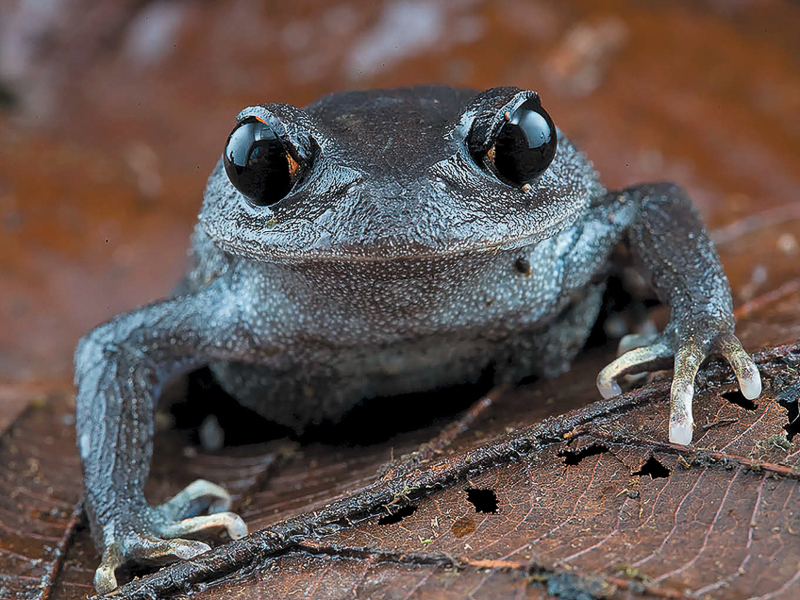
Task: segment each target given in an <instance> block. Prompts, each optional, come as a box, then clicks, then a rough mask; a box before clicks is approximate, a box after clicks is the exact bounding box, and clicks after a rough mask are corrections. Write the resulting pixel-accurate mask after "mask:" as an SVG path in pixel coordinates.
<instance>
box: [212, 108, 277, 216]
mask: <svg viewBox="0 0 800 600" xmlns="http://www.w3.org/2000/svg"><path fill="white" fill-rule="evenodd" d="M223 164H224V165H225V172H226V173H227V174H228V179H230V181H231V183H232V184H233V185H234V187H235V188H236V189H237V190H239V191H240V192H241V193H242V194H244V195H245V196H246V197H247V198H248V199H249V200H250V201H251V202H252V203H253V204H257V205H258V206H268V205H270V204H275V203H276V202H278V201H279V200H280V199H282V198H283V197H284V196H286V194H288V193H289V191H290V190H291V189H292V183H293V182H292V173H291V170H290V168H289V154H288V152H287V151H286V147H285V146H284V145H283V142H282V141H281V139H280V138H279V137H278V136H277V134H276V133H275V131H274V130H273V129H272V128H271V127H270V126H269V125H267V124H266V123H262V122H261V121H259V120H258V119H256V118H255V117H247V118H246V119H245V120H244V121H242V122H241V123H239V124H238V125H237V126H236V128H235V129H234V130H233V131H232V132H231V135H230V137H228V142H227V144H225V155H224V157H223Z"/></svg>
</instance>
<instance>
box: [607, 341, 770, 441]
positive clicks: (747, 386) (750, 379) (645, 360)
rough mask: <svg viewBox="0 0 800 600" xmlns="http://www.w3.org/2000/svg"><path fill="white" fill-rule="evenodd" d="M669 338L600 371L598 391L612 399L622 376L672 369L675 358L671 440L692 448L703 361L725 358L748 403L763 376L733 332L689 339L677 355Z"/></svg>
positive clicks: (671, 398) (623, 357)
mask: <svg viewBox="0 0 800 600" xmlns="http://www.w3.org/2000/svg"><path fill="white" fill-rule="evenodd" d="M670 337H671V336H670V335H668V334H666V333H665V334H662V335H660V336H659V337H658V338H657V339H656V341H655V343H653V344H650V345H649V346H643V347H640V348H635V349H633V350H630V351H628V352H626V353H625V354H623V355H622V356H620V357H619V358H618V359H617V360H615V361H614V362H612V363H611V364H609V365H608V366H607V367H606V368H604V369H603V370H602V371H600V374H599V375H598V376H597V388H598V389H599V390H600V393H601V394H602V395H603V397H604V398H611V397H613V396H616V395H618V394H620V393H621V391H622V390H621V389H620V387H619V384H617V382H616V380H617V379H618V378H620V377H622V376H623V375H627V374H630V373H640V372H642V371H652V370H656V369H661V368H665V367H667V366H669V361H670V359H671V358H672V356H674V357H675V363H674V365H675V375H674V377H673V379H672V387H671V390H670V419H669V440H670V441H671V442H673V443H675V444H684V445H686V444H689V443H691V441H692V433H693V430H694V419H693V417H692V400H693V398H694V380H695V377H696V376H697V371H698V370H699V369H700V365H701V364H702V363H703V361H704V360H705V359H706V358H708V357H709V356H711V355H720V356H722V357H724V358H725V359H726V360H727V361H728V363H729V364H730V365H731V368H732V369H733V372H734V374H735V375H736V379H737V380H738V381H739V389H740V390H741V392H742V395H743V396H744V397H745V398H747V399H748V400H753V399H755V398H757V397H758V396H759V395H761V376H760V375H759V373H758V368H757V367H756V365H755V363H754V362H753V359H752V358H750V356H749V355H748V354H747V352H745V350H744V348H742V344H741V342H739V340H738V338H737V337H736V336H735V335H733V333H731V332H730V331H722V332H721V333H718V334H716V335H707V336H706V337H705V339H702V337H703V336H700V338H701V339H699V340H698V338H697V337H694V336H689V337H687V338H686V339H682V340H681V341H680V343H679V344H677V345H678V350H677V352H673V350H672V348H673V345H675V344H673V343H670Z"/></svg>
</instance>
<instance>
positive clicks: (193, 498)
mask: <svg viewBox="0 0 800 600" xmlns="http://www.w3.org/2000/svg"><path fill="white" fill-rule="evenodd" d="M232 504H233V503H232V501H231V496H230V494H229V493H228V492H226V491H225V490H224V489H223V488H221V487H220V486H218V485H216V484H215V483H211V482H210V481H206V480H205V479H198V480H196V481H193V482H192V483H190V484H189V485H187V486H186V487H185V488H183V490H181V491H180V492H178V493H177V494H175V496H173V497H172V498H170V499H169V500H167V501H166V502H165V503H164V504H162V505H161V506H159V507H158V510H159V512H160V513H161V514H162V515H163V516H164V517H165V518H167V519H171V520H178V519H185V518H187V517H194V516H195V515H198V514H200V513H201V512H203V511H204V510H207V511H208V512H209V513H212V514H214V513H220V512H225V511H228V510H230V509H231V506H232Z"/></svg>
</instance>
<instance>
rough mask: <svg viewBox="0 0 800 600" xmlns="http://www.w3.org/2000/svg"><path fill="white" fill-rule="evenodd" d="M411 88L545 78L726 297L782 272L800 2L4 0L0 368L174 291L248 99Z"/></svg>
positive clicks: (20, 370) (0, 375)
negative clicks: (717, 262) (702, 241)
mask: <svg viewBox="0 0 800 600" xmlns="http://www.w3.org/2000/svg"><path fill="white" fill-rule="evenodd" d="M424 82H444V83H448V84H452V85H456V86H468V87H474V88H486V87H489V86H495V85H507V84H508V85H517V86H520V87H525V88H531V89H535V90H538V91H539V92H540V93H541V95H542V97H543V101H544V105H545V106H546V108H547V109H548V111H549V112H550V113H551V114H552V115H553V117H554V119H555V121H556V123H557V124H558V125H559V126H560V127H561V128H562V129H563V130H564V131H565V132H566V133H567V134H568V135H570V136H571V137H572V138H573V139H574V140H575V141H576V142H577V143H578V144H579V145H580V147H581V148H582V149H583V150H584V151H585V152H586V153H587V154H588V155H589V157H590V158H591V159H592V160H593V161H594V163H595V165H596V166H597V168H598V169H599V171H600V172H601V174H602V176H603V178H604V181H605V182H606V183H607V185H609V186H623V185H627V184H633V183H637V182H641V181H645V180H657V179H671V180H675V181H677V182H679V183H681V184H682V185H684V186H686V187H688V188H689V190H690V192H691V193H692V195H693V197H694V199H695V201H696V202H697V204H698V205H699V207H700V210H701V211H702V212H703V214H704V215H705V217H706V218H707V221H708V223H709V224H710V226H711V227H712V228H715V229H721V231H720V232H718V234H719V235H721V236H722V237H721V238H719V239H720V241H721V244H720V250H721V253H722V254H723V258H724V259H725V262H726V263H727V264H726V266H727V267H728V271H729V273H730V275H731V279H732V283H733V286H734V291H735V295H736V299H737V301H738V302H739V303H741V302H743V301H746V300H748V299H750V298H752V297H754V296H756V295H758V294H759V293H763V292H764V291H768V290H770V289H773V288H776V287H778V286H780V285H781V284H782V283H784V282H785V281H786V280H787V279H788V278H790V277H791V276H794V275H796V274H797V267H796V263H797V259H798V258H800V255H798V241H797V235H796V233H797V220H796V219H797V218H798V210H797V208H798V207H797V204H798V189H800V118H798V114H800V5H799V4H797V3H792V2H786V1H778V0H705V1H701V2H698V1H691V0H683V1H675V2H656V1H648V0H603V1H596V0H592V1H589V0H528V1H523V0H495V1H479V0H456V1H448V2H445V1H443V0H419V1H416V0H391V1H390V0H386V1H382V2H381V1H375V2H367V1H361V2H357V1H349V2H348V1H332V0H326V1H320V0H316V1H302V0H301V1H297V2H292V3H289V2H269V1H263V2H251V1H244V0H205V1H188V0H153V1H147V0H145V1H142V0H115V1H104V2H92V1H88V0H50V1H48V2H43V1H38V0H16V1H15V0H0V102H2V105H1V106H2V107H1V108H0V380H20V379H23V380H30V379H43V378H44V379H50V378H62V377H64V376H68V375H69V372H70V368H71V365H70V362H71V351H72V348H73V346H74V343H75V341H76V339H77V337H78V336H79V335H81V334H82V333H84V332H86V331H87V330H88V329H90V328H91V327H92V326H93V325H95V324H97V323H98V322H100V321H102V320H104V319H106V318H108V317H110V316H111V315H113V314H115V313H116V312H119V311H121V310H124V309H129V308H132V307H134V306H136V305H137V304H140V303H142V302H145V301H147V300H151V299H153V298H156V297H158V296H161V295H164V294H166V293H168V292H169V290H170V289H171V286H172V285H173V284H174V282H176V281H177V279H178V278H179V276H180V274H181V272H182V270H183V268H184V264H185V251H186V248H187V245H188V236H189V233H190V230H191V227H192V223H193V219H194V217H195V215H196V213H197V210H198V208H199V203H200V199H201V194H202V189H203V185H204V182H205V179H206V177H207V175H208V173H209V172H210V170H211V168H212V166H213V164H214V163H215V161H216V160H217V158H218V156H219V154H220V151H221V148H222V144H223V143H224V140H225V138H226V136H227V134H228V133H229V130H230V128H231V126H232V124H233V122H234V117H235V115H236V113H237V112H238V111H239V110H240V109H241V108H242V107H244V106H247V105H249V104H253V103H258V102H264V101H270V102H273V101H281V102H288V103H292V104H296V105H303V104H305V103H307V102H310V101H312V100H314V99H315V98H316V97H318V96H319V95H321V94H324V93H327V92H331V91H334V90H341V89H346V88H361V87H381V86H397V85H408V84H415V83H424ZM770 210H772V212H769V211H770ZM764 211H767V213H766V214H765V215H762V217H759V218H757V219H756V220H755V221H754V220H753V219H750V220H747V221H744V222H742V219H743V218H744V217H746V216H747V215H752V214H754V213H763V212H764ZM726 226H727V227H728V228H727V229H726ZM784 258H786V259H787V260H785V261H784V260H783V259H784ZM789 259H790V260H789Z"/></svg>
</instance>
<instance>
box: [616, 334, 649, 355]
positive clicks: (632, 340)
mask: <svg viewBox="0 0 800 600" xmlns="http://www.w3.org/2000/svg"><path fill="white" fill-rule="evenodd" d="M657 341H658V334H657V333H629V334H628V335H626V336H623V337H622V339H620V341H619V345H618V346H617V356H618V357H619V356H622V355H623V354H626V353H628V352H630V351H631V350H635V349H636V348H642V347H644V346H652V345H653V344H655V343H656V342H657Z"/></svg>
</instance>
